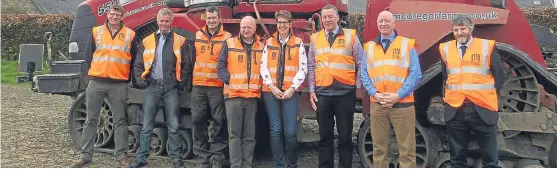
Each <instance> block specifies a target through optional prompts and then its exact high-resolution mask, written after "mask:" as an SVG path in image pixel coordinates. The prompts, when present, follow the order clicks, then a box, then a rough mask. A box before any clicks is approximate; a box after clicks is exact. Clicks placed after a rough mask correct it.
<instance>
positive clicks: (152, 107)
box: [136, 83, 184, 162]
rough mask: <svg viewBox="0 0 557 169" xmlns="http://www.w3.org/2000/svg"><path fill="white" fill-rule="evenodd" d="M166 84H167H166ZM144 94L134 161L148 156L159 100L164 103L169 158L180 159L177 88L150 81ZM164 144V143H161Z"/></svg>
mask: <svg viewBox="0 0 557 169" xmlns="http://www.w3.org/2000/svg"><path fill="white" fill-rule="evenodd" d="M167 86H168V85H167ZM145 92H146V96H145V102H144V103H143V123H142V127H141V134H140V137H139V148H138V150H137V153H136V158H137V159H136V161H142V162H146V161H147V159H148V157H149V148H150V145H151V133H152V132H153V128H154V127H155V118H156V116H157V110H158V108H159V107H158V106H159V102H160V101H161V100H162V101H163V103H164V109H165V111H164V114H165V115H166V118H165V121H166V125H167V129H168V139H167V141H168V142H169V144H168V146H169V149H170V152H167V153H168V156H169V158H170V159H171V160H172V162H176V161H179V160H182V152H181V151H182V147H181V146H182V144H183V142H184V141H183V139H182V136H180V133H179V132H178V128H179V122H178V118H179V116H178V115H179V112H180V111H179V110H180V109H179V105H178V104H179V97H178V89H176V88H175V87H174V88H172V89H165V88H164V86H163V84H162V83H152V84H151V85H150V86H149V87H147V89H145ZM163 144H165V143H163Z"/></svg>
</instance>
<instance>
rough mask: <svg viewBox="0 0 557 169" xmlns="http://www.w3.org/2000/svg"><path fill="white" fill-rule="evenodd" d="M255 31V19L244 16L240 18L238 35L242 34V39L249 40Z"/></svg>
mask: <svg viewBox="0 0 557 169" xmlns="http://www.w3.org/2000/svg"><path fill="white" fill-rule="evenodd" d="M255 29H256V25H255V18H253V17H252V16H245V17H244V18H242V20H241V21H240V34H242V37H243V38H245V39H247V40H251V39H252V38H253V35H254V34H255Z"/></svg>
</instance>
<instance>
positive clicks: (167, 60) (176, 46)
mask: <svg viewBox="0 0 557 169" xmlns="http://www.w3.org/2000/svg"><path fill="white" fill-rule="evenodd" d="M173 20H174V14H173V12H172V11H171V10H170V9H168V8H163V9H160V10H159V12H158V14H157V25H158V26H159V29H158V30H157V32H155V33H152V34H151V35H149V36H147V37H146V38H145V39H143V41H142V44H141V46H140V47H139V50H138V56H137V60H136V62H135V64H134V67H135V69H134V76H135V77H136V78H135V79H136V81H137V82H136V83H137V86H139V88H142V89H145V100H144V101H143V122H142V123H141V133H140V136H139V148H138V149H137V152H136V159H135V162H134V163H133V164H132V165H130V167H131V168H138V167H144V166H146V165H147V159H148V157H149V148H150V145H151V134H152V132H153V128H154V127H155V117H156V115H157V112H158V111H157V110H158V109H159V103H160V102H161V101H162V102H163V104H162V105H164V109H165V110H164V114H165V115H166V117H165V120H166V126H167V130H168V141H167V142H168V144H167V145H168V149H167V150H168V152H167V153H168V156H169V158H170V160H171V162H172V165H173V166H174V167H176V168H183V167H184V162H183V161H182V154H183V153H184V152H182V146H183V144H184V140H183V136H180V132H179V130H178V129H179V126H180V123H179V113H180V105H179V103H180V98H179V91H180V90H184V88H189V87H190V86H189V85H190V82H189V81H190V80H191V72H192V71H191V68H192V65H191V64H192V62H191V58H190V55H191V54H190V51H191V50H190V48H191V44H190V42H188V41H187V40H186V38H185V37H183V36H181V35H179V34H178V33H176V32H175V31H173V30H172V29H171V25H172V22H173Z"/></svg>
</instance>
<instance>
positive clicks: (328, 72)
mask: <svg viewBox="0 0 557 169" xmlns="http://www.w3.org/2000/svg"><path fill="white" fill-rule="evenodd" d="M342 30H343V31H344V34H337V37H336V39H335V42H334V43H333V44H332V45H330V44H329V42H328V41H327V35H325V30H321V31H319V32H318V33H316V34H312V35H311V41H312V42H311V43H313V44H315V85H316V86H317V87H328V86H330V85H331V84H332V83H333V80H334V79H336V80H338V81H339V82H341V83H343V84H347V85H355V84H356V60H355V58H354V57H353V56H352V49H353V46H354V41H355V39H356V38H357V37H356V31H355V30H353V29H342Z"/></svg>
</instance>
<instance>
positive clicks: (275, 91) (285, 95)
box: [269, 85, 294, 100]
mask: <svg viewBox="0 0 557 169" xmlns="http://www.w3.org/2000/svg"><path fill="white" fill-rule="evenodd" d="M269 88H270V89H271V92H272V93H273V95H274V96H275V98H277V99H279V100H286V99H289V98H290V97H292V95H293V94H294V89H292V88H288V90H286V91H284V92H282V91H281V90H280V89H279V88H277V87H276V86H275V85H269Z"/></svg>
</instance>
